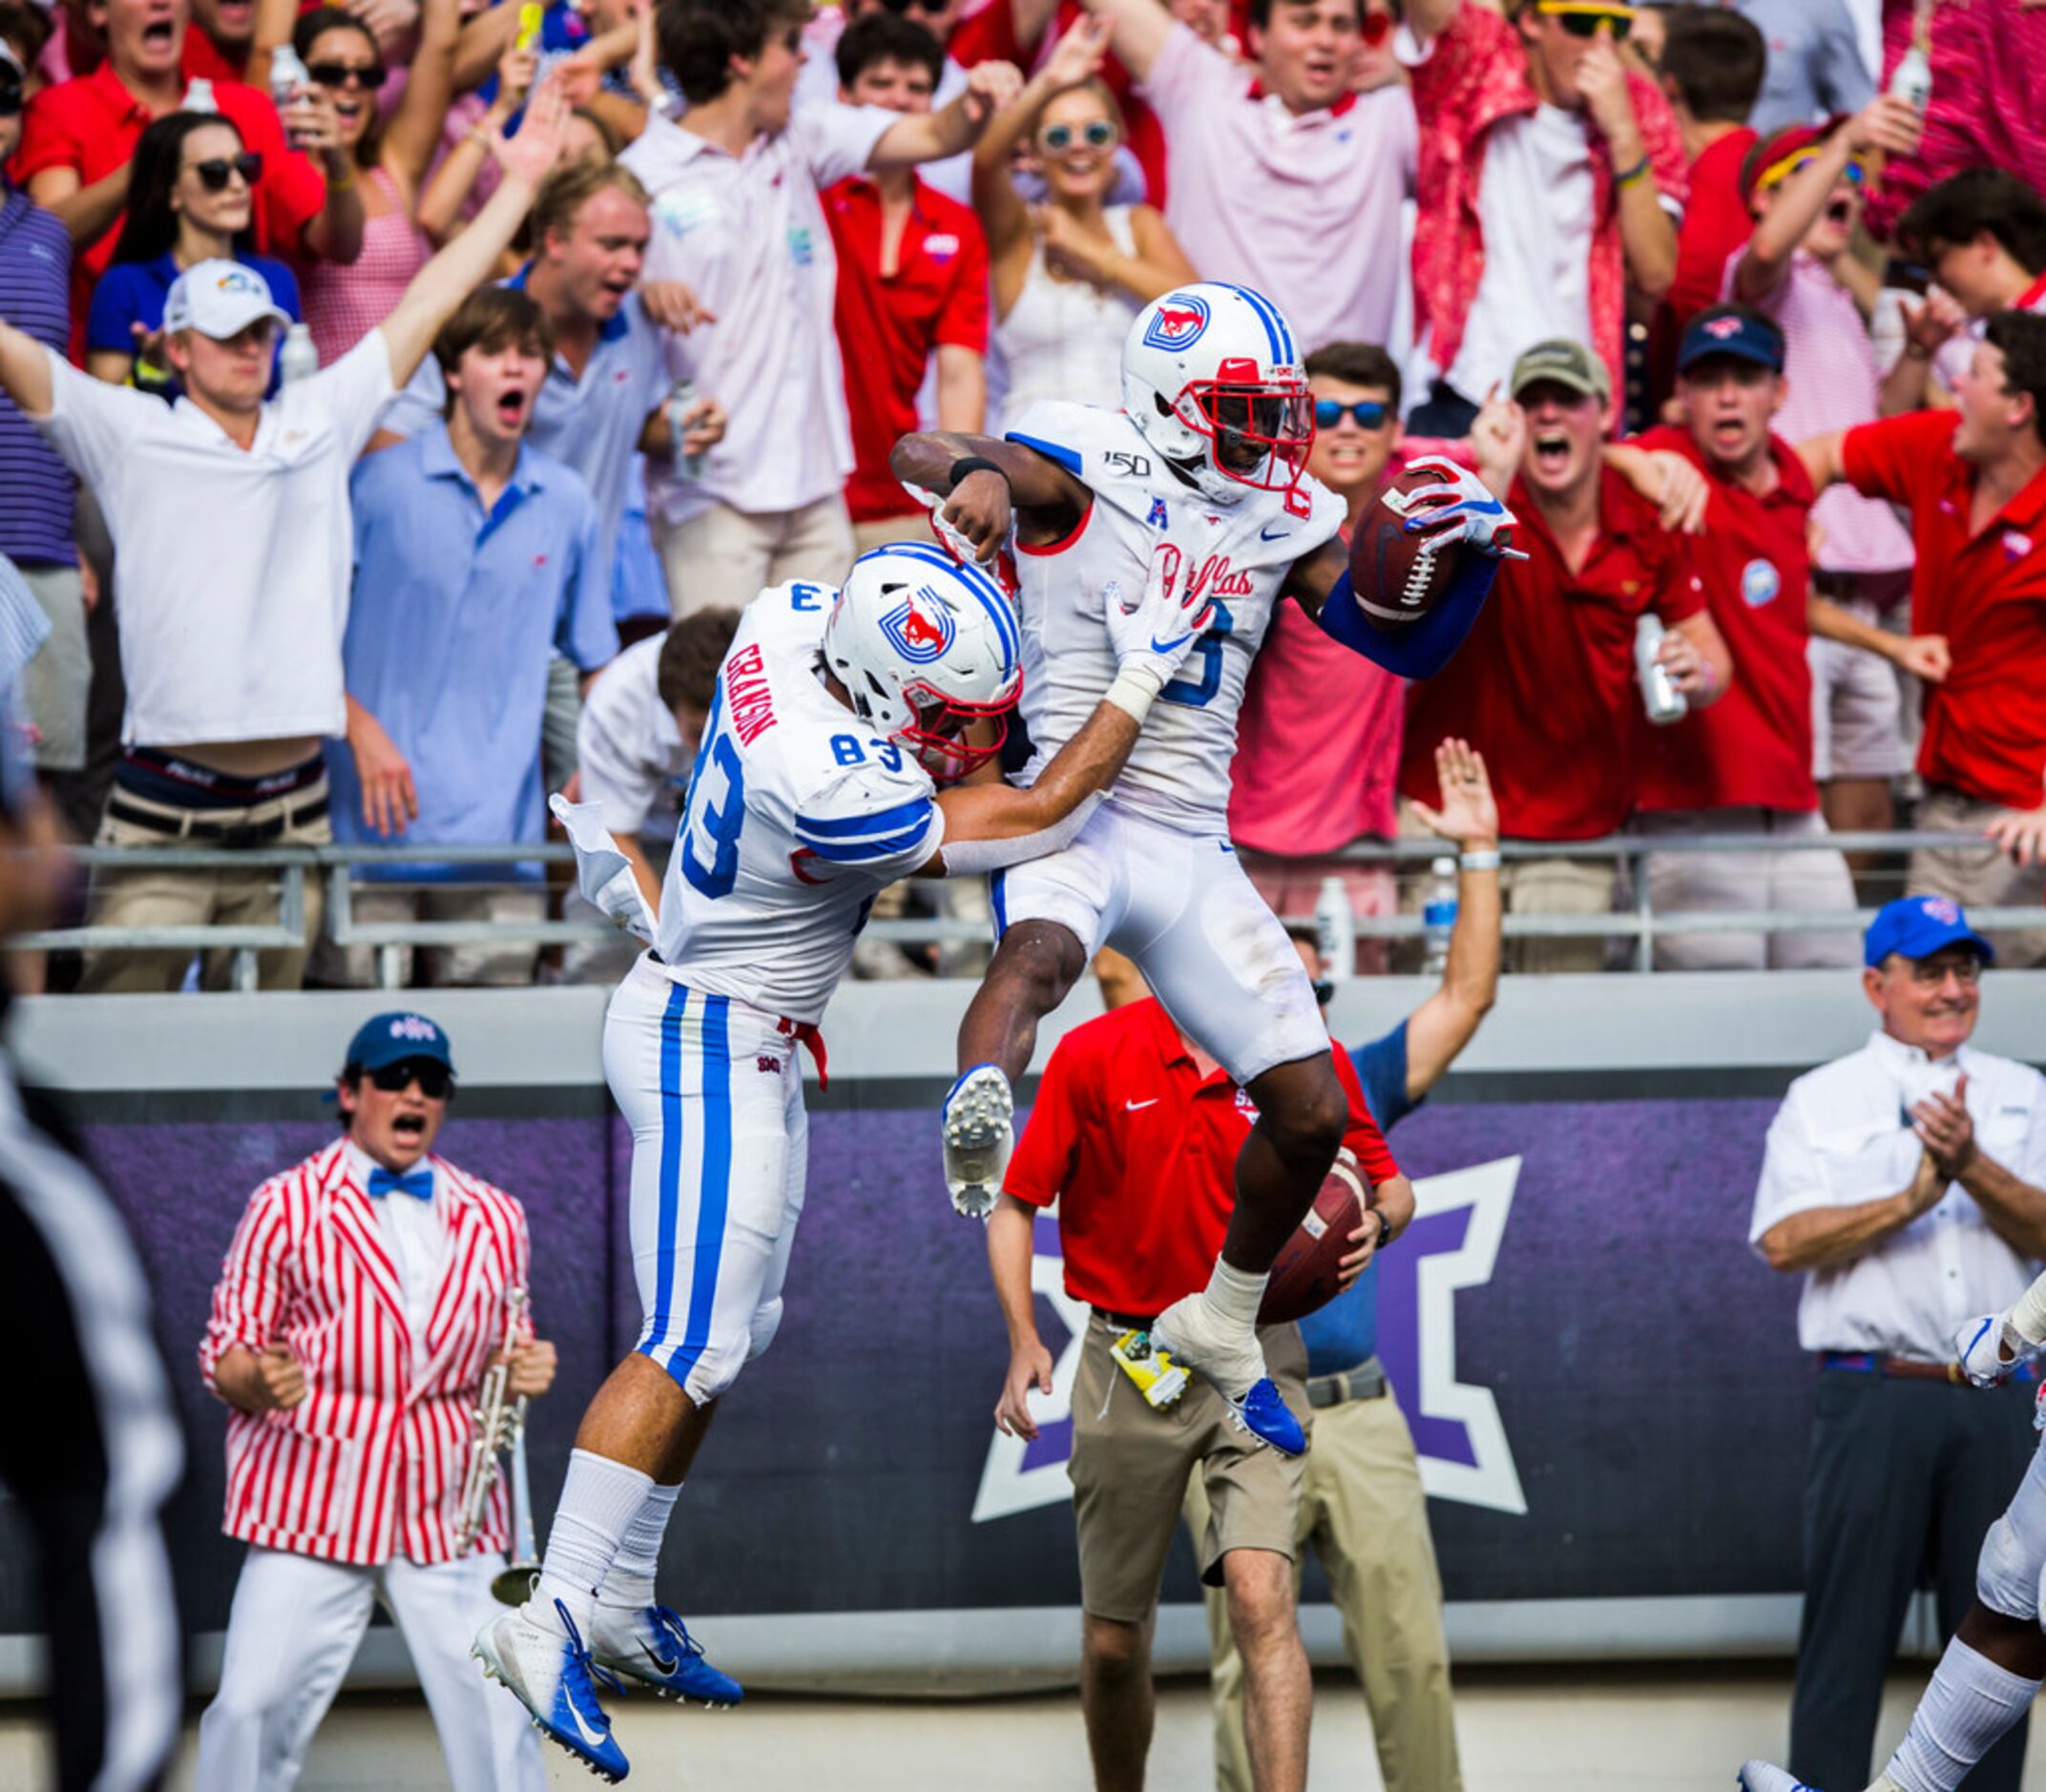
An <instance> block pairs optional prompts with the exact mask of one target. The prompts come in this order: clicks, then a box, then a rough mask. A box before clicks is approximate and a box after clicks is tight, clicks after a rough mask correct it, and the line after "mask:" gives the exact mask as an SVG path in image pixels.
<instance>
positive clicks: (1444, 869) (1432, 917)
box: [1421, 857, 1456, 977]
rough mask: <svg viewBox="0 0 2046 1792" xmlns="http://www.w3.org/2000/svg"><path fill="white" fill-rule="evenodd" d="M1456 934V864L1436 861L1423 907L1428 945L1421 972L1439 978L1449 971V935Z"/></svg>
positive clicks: (1423, 928) (1422, 915)
mask: <svg viewBox="0 0 2046 1792" xmlns="http://www.w3.org/2000/svg"><path fill="white" fill-rule="evenodd" d="M1455 931H1456V861H1455V860H1454V859H1451V858H1447V857H1445V858H1441V859H1437V860H1435V861H1434V862H1433V864H1431V865H1430V866H1429V867H1428V899H1427V901H1425V902H1424V903H1423V904H1422V905H1421V933H1422V937H1423V938H1424V939H1425V940H1426V941H1427V942H1428V955H1427V957H1426V958H1425V959H1424V960H1423V961H1422V965H1421V969H1422V970H1423V971H1424V972H1425V973H1426V974H1427V975H1429V976H1430V977H1439V976H1441V975H1442V973H1443V972H1444V971H1445V970H1447V969H1449V964H1450V935H1451V934H1452V933H1454V932H1455Z"/></svg>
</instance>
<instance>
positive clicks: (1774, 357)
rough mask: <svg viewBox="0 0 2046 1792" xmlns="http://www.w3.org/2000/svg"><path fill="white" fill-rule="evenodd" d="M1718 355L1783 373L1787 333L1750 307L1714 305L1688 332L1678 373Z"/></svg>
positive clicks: (1681, 346) (1679, 355)
mask: <svg viewBox="0 0 2046 1792" xmlns="http://www.w3.org/2000/svg"><path fill="white" fill-rule="evenodd" d="M1714 355H1731V356H1732V357H1733V358H1734V359H1735V360H1736V361H1752V362H1754V363H1756V364H1757V365H1760V366H1764V367H1766V368H1768V370H1769V371H1770V372H1771V373H1781V372H1782V371H1783V370H1784V333H1783V331H1782V330H1780V329H1778V328H1777V327H1776V325H1775V324H1774V323H1772V322H1770V320H1769V319H1767V318H1765V317H1764V316H1763V315H1762V314H1761V312H1759V311H1754V310H1750V309H1749V308H1748V307H1747V306H1746V305H1714V306H1713V307H1712V308H1711V309H1710V310H1709V311H1701V312H1700V313H1699V314H1698V315H1697V316H1696V317H1695V318H1693V319H1692V320H1691V322H1690V324H1689V326H1688V327H1687V328H1686V329H1685V330H1684V332H1683V340H1682V342H1681V343H1680V344H1678V347H1677V371H1678V372H1679V373H1683V372H1685V371H1687V370H1688V369H1689V368H1690V367H1691V365H1692V364H1693V363H1695V362H1700V361H1707V360H1710V359H1711V358H1712V357H1713V356H1714Z"/></svg>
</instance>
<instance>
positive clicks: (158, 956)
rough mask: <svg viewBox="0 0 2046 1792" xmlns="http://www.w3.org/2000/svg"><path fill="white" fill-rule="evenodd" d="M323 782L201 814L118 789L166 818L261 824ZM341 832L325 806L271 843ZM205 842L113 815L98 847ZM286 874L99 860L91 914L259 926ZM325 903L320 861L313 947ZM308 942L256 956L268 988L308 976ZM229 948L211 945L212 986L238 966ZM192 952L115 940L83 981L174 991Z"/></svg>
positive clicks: (308, 903) (311, 911)
mask: <svg viewBox="0 0 2046 1792" xmlns="http://www.w3.org/2000/svg"><path fill="white" fill-rule="evenodd" d="M325 797H326V783H325V781H324V779H323V780H322V781H321V782H320V783H318V784H316V785H314V786H313V787H312V788H311V789H308V790H298V791H294V792H292V793H291V795H289V796H288V797H278V798H274V799H272V800H271V801H270V802H259V803H256V804H254V805H253V806H252V807H249V808H245V809H209V810H207V811H205V813H204V814H203V815H198V814H194V813H192V812H191V811H184V810H177V809H172V808H169V807H167V806H165V805H164V804H161V803H154V802H148V801H146V800H145V799H142V798H139V797H136V796H135V795H133V794H131V793H126V792H123V793H121V801H122V802H123V803H134V804H135V805H136V807H139V808H147V809H154V810H157V811H158V812H160V813H162V814H163V815H165V816H167V817H177V816H180V815H186V816H189V817H190V819H191V820H193V821H203V822H205V823H219V824H221V825H226V826H236V825H248V826H257V825H260V824H261V823H264V822H268V821H270V820H272V819H273V818H275V817H277V816H280V815H294V814H296V813H297V812H298V811H300V810H302V809H303V808H305V807H306V806H307V805H308V804H309V803H310V802H324V799H325ZM333 838H334V830H333V829H332V828H331V827H329V826H328V825H327V819H326V816H325V814H324V812H323V813H322V814H321V816H320V818H319V820H318V821H313V822H296V821H294V822H290V823H288V824H287V825H286V826H285V828H284V830H283V832H282V833H281V834H280V835H279V836H278V837H277V839H276V840H275V841H271V842H265V843H264V844H266V845H279V846H324V845H326V844H328V843H330V842H331V841H332V840H333ZM94 844H95V845H99V846H177V845H206V844H210V843H208V842H205V841H188V840H180V839H179V838H178V837H177V835H176V834H170V833H159V832H158V831H157V830H156V829H155V828H150V827H144V826H142V825H140V824H139V823H135V822H124V821H121V820H119V819H118V818H117V817H115V816H114V815H112V814H109V815H108V816H107V818H106V819H105V820H104V821H103V822H102V823H100V827H99V832H98V834H97V835H96V836H95V838H94ZM282 878H283V873H282V871H279V870H277V869H274V868H271V869H257V868H253V867H252V868H251V869H249V870H246V871H240V870H235V869H232V868H226V869H222V870H219V871H167V870H156V869H148V868H141V869H136V870H133V871H125V870H120V869H118V868H111V867H105V866H103V867H101V868H100V869H98V870H95V871H94V873H93V881H92V888H91V892H90V901H89V906H88V908H87V915H86V919H87V921H88V923H89V925H91V926H93V927H209V926H211V927H262V926H265V925H275V923H276V921H277V917H278V892H279V889H280V887H281V885H282ZM324 904H325V886H324V884H322V882H321V881H320V875H319V873H318V872H317V871H316V870H308V871H307V873H306V874H305V938H306V944H307V946H308V947H309V946H310V944H311V943H312V941H314V940H315V939H317V938H318V937H319V935H320V916H321V911H322V909H323V907H324ZM305 954H306V948H305V947H301V948H292V949H282V948H281V949H279V950H276V951H263V952H259V953H257V955H256V975H257V980H258V982H259V983H260V984H261V987H262V988H263V989H265V990H296V989H297V988H298V987H299V985H300V983H301V982H302V981H303V979H304V975H305ZM233 961H234V954H233V953H232V952H230V951H224V950H218V951H209V952H207V953H205V954H204V962H203V964H202V967H201V981H202V982H203V984H204V986H205V987H206V988H207V989H209V990H224V989H226V988H227V987H228V979H229V976H230V973H231V971H232V969H233ZM191 962H192V954H191V953H190V952H189V951H183V952H131V951H122V950H119V949H117V948H108V949H103V950H99V951H91V952H87V953H86V955H85V969H84V973H83V975H82V977H81V978H80V981H79V986H78V987H79V990H80V991H81V992H82V993H84V994H87V995H115V994H120V995H135V994H155V993H161V992H166V991H174V990H180V989H182V988H183V987H184V980H185V968H186V966H188V965H189V964H190V963H191Z"/></svg>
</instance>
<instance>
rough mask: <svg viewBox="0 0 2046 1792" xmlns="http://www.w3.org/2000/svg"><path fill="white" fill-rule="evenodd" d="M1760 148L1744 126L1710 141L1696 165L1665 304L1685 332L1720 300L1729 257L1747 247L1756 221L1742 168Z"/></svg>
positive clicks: (1753, 232)
mask: <svg viewBox="0 0 2046 1792" xmlns="http://www.w3.org/2000/svg"><path fill="white" fill-rule="evenodd" d="M1754 145H1755V134H1754V132H1752V131H1750V130H1747V129H1745V128H1744V127H1743V129H1741V130H1739V131H1732V132H1729V133H1727V135H1724V136H1722V137H1721V138H1720V140H1719V141H1718V142H1717V143H1709V144H1707V145H1706V146H1705V148H1704V149H1703V150H1702V151H1701V152H1700V154H1699V157H1698V159H1697V160H1696V161H1695V162H1693V163H1692V164H1691V197H1690V198H1688V199H1687V200H1686V201H1685V202H1684V207H1683V225H1682V227H1681V229H1680V230H1679V231H1678V232H1677V272H1676V275H1675V277H1674V278H1673V279H1672V280H1671V281H1670V287H1669V291H1668V292H1667V293H1665V294H1664V295H1663V298H1662V303H1663V305H1664V306H1665V307H1666V308H1667V310H1668V311H1669V312H1670V314H1671V318H1672V321H1673V322H1674V323H1675V324H1676V326H1677V328H1679V329H1680V330H1681V328H1682V327H1683V326H1684V325H1685V324H1686V323H1689V322H1690V321H1691V320H1692V319H1693V318H1694V317H1696V316H1697V315H1698V314H1699V313H1700V312H1701V311H1703V310H1705V309H1707V308H1708V307H1710V306H1712V305H1716V304H1718V303H1719V302H1720V285H1721V283H1722V281H1723V280H1724V279H1725V276H1726V261H1727V258H1728V257H1729V256H1731V255H1732V254H1733V252H1734V251H1735V250H1736V249H1744V248H1745V247H1746V246H1747V240H1748V239H1749V238H1750V237H1752V236H1753V235H1754V234H1755V219H1754V216H1753V214H1751V213H1750V212H1749V211H1748V209H1747V205H1746V203H1745V201H1744V200H1743V199H1742V198H1741V164H1742V162H1743V161H1744V160H1745V159H1746V158H1747V152H1748V151H1749V150H1750V149H1752V148H1753V147H1754Z"/></svg>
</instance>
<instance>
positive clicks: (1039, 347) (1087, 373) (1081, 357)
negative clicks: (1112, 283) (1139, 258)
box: [994, 205, 1142, 417]
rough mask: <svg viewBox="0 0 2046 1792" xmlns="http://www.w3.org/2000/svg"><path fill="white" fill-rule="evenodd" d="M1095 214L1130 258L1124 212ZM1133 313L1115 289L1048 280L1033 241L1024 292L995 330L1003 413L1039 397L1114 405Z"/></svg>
mask: <svg viewBox="0 0 2046 1792" xmlns="http://www.w3.org/2000/svg"><path fill="white" fill-rule="evenodd" d="M1101 217H1102V219H1103V221H1104V222H1105V223H1106V224H1107V225H1108V234H1109V235H1110V236H1111V237H1113V238H1115V240H1116V246H1117V248H1118V249H1120V250H1121V251H1122V253H1123V254H1124V255H1130V256H1134V255H1135V254H1136V253H1137V239H1136V237H1135V236H1134V235H1133V234H1132V232H1131V229H1130V208H1129V207H1128V206H1127V205H1111V206H1108V207H1106V208H1105V209H1104V210H1103V211H1102V214H1101ZM1140 309H1142V307H1141V306H1140V305H1138V302H1136V301H1135V300H1134V299H1132V298H1130V297H1129V295H1128V294H1127V293H1124V292H1123V291H1121V290H1120V289H1119V288H1117V289H1113V290H1111V291H1108V292H1102V291H1100V290H1099V289H1098V288H1096V286H1094V285H1092V284H1091V283H1089V282H1088V281H1083V280H1054V279H1053V278H1052V276H1051V274H1050V272H1049V271H1048V270H1047V269H1046V267H1045V265H1044V244H1043V242H1042V241H1037V242H1033V244H1032V246H1031V252H1030V269H1029V271H1028V272H1027V273H1026V274H1025V275H1024V277H1023V289H1022V291H1021V292H1019V293H1017V294H1016V302H1015V303H1014V304H1013V305H1012V306H1011V307H1010V310H1009V315H1008V316H1007V317H1006V318H1003V319H1001V320H1000V321H999V322H998V323H996V324H995V326H994V340H995V341H996V343H997V344H1000V346H1001V351H1002V354H1003V356H1004V358H1005V359H1006V360H1007V362H1008V364H1009V395H1008V397H1007V398H1006V399H1005V400H1004V401H1003V414H1004V415H1006V416H1010V417H1020V416H1022V415H1023V413H1024V412H1025V411H1027V410H1028V409H1029V408H1030V407H1031V406H1033V405H1034V404H1036V403H1037V402H1038V401H1039V400H1040V399H1055V400H1058V401H1060V402H1062V403H1065V404H1069V405H1101V404H1108V405H1113V404H1115V403H1116V402H1117V395H1118V394H1119V393H1120V392H1121V390H1122V344H1123V340H1124V339H1125V338H1126V337H1127V336H1128V335H1129V333H1130V325H1131V323H1134V322H1135V321H1136V318H1137V313H1138V311H1139V310H1140Z"/></svg>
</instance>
